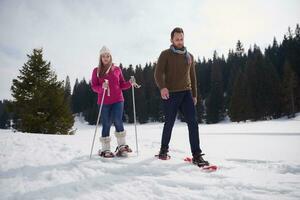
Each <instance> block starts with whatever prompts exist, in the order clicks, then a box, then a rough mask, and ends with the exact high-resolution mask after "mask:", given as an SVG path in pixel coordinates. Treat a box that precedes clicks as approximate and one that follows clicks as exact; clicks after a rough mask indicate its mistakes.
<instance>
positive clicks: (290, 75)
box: [283, 61, 298, 117]
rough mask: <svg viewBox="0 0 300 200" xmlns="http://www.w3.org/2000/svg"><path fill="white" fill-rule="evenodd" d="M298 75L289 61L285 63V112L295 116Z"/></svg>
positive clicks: (289, 115)
mask: <svg viewBox="0 0 300 200" xmlns="http://www.w3.org/2000/svg"><path fill="white" fill-rule="evenodd" d="M297 82H298V81H297V76H296V74H295V72H294V71H293V70H292V68H291V66H290V63H289V61H286V62H285V64H284V76H283V93H284V113H285V115H287V116H288V117H295V112H296V109H295V92H296V88H297Z"/></svg>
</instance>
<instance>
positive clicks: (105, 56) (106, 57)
mask: <svg viewBox="0 0 300 200" xmlns="http://www.w3.org/2000/svg"><path fill="white" fill-rule="evenodd" d="M110 60H111V56H110V54H108V53H105V54H102V55H101V61H102V63H103V65H107V64H109V63H110Z"/></svg>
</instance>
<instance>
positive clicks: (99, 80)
mask: <svg viewBox="0 0 300 200" xmlns="http://www.w3.org/2000/svg"><path fill="white" fill-rule="evenodd" d="M105 80H108V83H105ZM135 84H136V83H133V82H132V81H125V79H124V77H123V74H122V70H121V69H120V68H119V67H117V66H115V65H114V64H113V63H112V56H111V53H110V50H109V49H108V48H107V47H105V46H103V47H102V49H101V50H100V59H99V65H98V67H96V68H94V70H93V74H92V83H91V86H92V89H93V91H94V92H96V93H98V104H101V100H102V96H103V93H104V89H106V93H105V97H104V102H103V107H102V112H101V121H102V136H101V137H100V143H101V145H102V148H101V149H100V150H99V155H100V156H102V157H105V158H112V157H114V154H113V153H112V152H111V150H110V141H111V138H110V134H109V133H110V127H111V125H112V123H113V122H114V126H115V136H116V138H117V143H118V146H117V149H116V155H117V156H126V155H127V153H130V152H132V150H131V149H130V148H129V146H128V145H127V144H126V140H125V137H126V131H125V130H124V126H123V121H122V117H123V109H124V97H123V93H122V90H127V89H129V88H130V87H131V86H132V85H135Z"/></svg>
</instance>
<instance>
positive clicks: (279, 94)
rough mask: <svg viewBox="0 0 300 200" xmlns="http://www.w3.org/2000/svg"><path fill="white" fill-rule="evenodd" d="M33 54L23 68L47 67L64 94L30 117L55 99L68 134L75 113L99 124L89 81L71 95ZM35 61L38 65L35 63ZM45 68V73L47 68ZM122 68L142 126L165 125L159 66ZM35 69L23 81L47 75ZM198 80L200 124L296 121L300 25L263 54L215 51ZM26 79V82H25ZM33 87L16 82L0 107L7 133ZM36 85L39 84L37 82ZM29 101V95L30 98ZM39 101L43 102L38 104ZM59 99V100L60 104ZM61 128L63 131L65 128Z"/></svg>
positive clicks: (199, 68)
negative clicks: (158, 83)
mask: <svg viewBox="0 0 300 200" xmlns="http://www.w3.org/2000/svg"><path fill="white" fill-rule="evenodd" d="M34 51H35V52H34V54H33V55H35V57H36V56H37V57H39V59H40V60H39V59H37V58H35V57H34V56H33V55H31V56H33V57H30V56H29V61H28V62H27V63H26V64H25V67H26V66H30V65H41V66H44V75H45V73H46V75H45V78H46V79H47V77H48V76H50V78H49V77H48V79H49V83H51V80H52V81H53V82H52V83H51V84H52V88H53V87H56V88H60V89H59V90H60V92H58V93H57V92H53V94H52V93H49V92H47V95H45V94H44V93H43V91H40V92H36V97H35V98H34V99H35V101H33V102H30V104H29V105H28V106H25V107H29V108H30V109H31V115H36V113H39V115H41V116H40V117H41V118H42V117H43V115H44V113H46V110H47V109H46V108H43V109H44V110H43V109H42V108H39V109H40V110H42V111H43V112H42V111H39V109H38V108H35V107H38V106H37V105H40V104H41V102H43V103H44V104H45V105H47V106H48V107H51V106H52V107H53V106H54V107H55V105H51V103H50V102H53V100H51V99H52V98H51V97H47V98H46V97H45V96H49V95H54V96H55V95H56V97H55V98H54V99H56V102H57V105H56V107H57V108H60V109H62V108H64V107H59V106H62V105H61V104H64V105H66V108H64V109H62V110H63V111H61V112H60V113H59V117H58V115H57V114H58V113H56V114H55V113H54V114H53V113H52V115H53V118H55V117H58V118H59V119H60V120H59V121H65V126H66V127H68V129H70V124H73V122H74V119H73V118H70V114H68V113H71V112H72V114H73V116H74V114H79V113H80V114H81V115H83V117H84V119H85V120H86V121H88V123H89V124H95V123H96V119H97V114H98V110H99V107H98V105H97V94H96V93H94V92H93V91H92V90H91V86H90V81H89V80H86V79H82V80H80V81H79V80H78V79H76V81H75V84H74V86H73V89H71V85H70V79H69V77H67V78H66V80H65V81H63V82H59V84H58V83H57V80H56V76H53V77H52V78H51V74H52V73H51V71H49V70H50V69H49V67H50V66H49V65H50V64H49V65H47V64H46V63H45V62H44V61H42V60H41V56H42V55H41V54H42V52H41V51H38V52H37V51H36V50H34ZM34 60H35V61H36V62H33V61H34ZM37 61H39V62H40V63H38V62H37ZM45 66H47V67H46V68H45ZM120 67H121V68H122V71H123V75H124V77H125V79H127V80H128V79H130V77H131V76H134V77H135V78H136V81H137V83H138V84H140V85H142V87H141V88H139V89H135V100H136V111H137V120H138V122H139V123H147V122H163V121H164V116H163V112H162V108H161V98H160V92H159V90H158V88H157V87H156V85H155V81H154V76H153V74H154V70H155V67H156V63H155V62H154V63H147V64H145V66H141V65H140V64H139V65H136V66H135V67H134V66H133V65H129V66H127V67H124V66H123V65H122V64H120ZM23 68H24V66H23ZM32 69H33V70H32V71H31V72H30V73H29V72H28V70H27V71H26V70H24V69H23V72H22V71H21V77H22V75H23V76H24V77H25V76H26V75H27V76H29V78H28V77H27V79H29V80H31V79H32V77H36V73H37V72H35V71H34V69H36V70H38V72H39V73H40V75H41V74H43V73H42V72H43V70H42V71H41V70H40V69H38V68H34V67H32ZM39 70H40V71H39ZM91 71H92V69H91ZM22 73H23V74H22ZM26 73H27V74H26ZM52 75H53V74H52ZM196 76H197V89H198V94H199V95H198V104H197V106H196V108H197V118H198V122H199V123H207V124H211V123H218V122H220V121H222V120H224V119H225V118H229V119H230V120H231V121H235V122H239V121H247V120H250V121H257V120H268V119H276V118H279V117H282V116H287V117H289V118H290V117H294V116H295V113H297V112H300V28H299V25H298V24H297V25H296V27H295V30H294V31H292V29H291V28H288V32H287V34H285V35H284V37H283V40H282V42H278V41H277V40H276V38H274V39H273V43H272V44H270V45H269V46H268V47H267V48H265V49H264V50H262V49H260V47H259V46H257V45H255V44H254V45H253V46H252V47H250V48H249V49H248V50H245V49H244V47H243V44H242V42H241V41H239V40H238V41H237V44H236V47H235V48H234V49H230V50H229V52H228V55H227V58H225V56H224V55H221V56H219V55H218V54H217V52H216V51H215V52H214V54H213V57H212V58H210V59H206V58H202V59H200V58H198V60H197V61H196ZM24 77H23V79H24V80H25V78H24ZM36 81H37V80H36ZM29 83H30V81H28V80H27V82H26V81H25V83H23V85H22V84H21V85H22V86H20V83H18V81H14V83H13V86H12V92H13V97H14V100H13V101H7V100H3V101H0V128H7V127H9V124H10V122H11V121H14V123H13V124H15V125H16V124H18V123H19V124H20V115H19V116H17V114H16V113H18V112H17V110H18V109H20V108H18V109H16V107H17V106H16V105H17V104H16V102H17V101H16V100H17V98H18V97H20V94H16V92H19V93H22V92H24V88H27V89H28V88H31V90H32V91H35V90H34V88H35V87H34V84H33V85H32V83H31V84H29ZM36 83H40V82H38V81H37V82H36ZM55 83H57V84H56V86H53V85H55ZM18 84H19V85H18ZM28 84H29V85H28ZM43 84H44V83H43ZM43 84H42V86H43ZM51 84H50V85H51ZM46 85H47V84H46ZM15 86H19V87H21V89H20V90H16V88H17V87H16V88H15V90H14V89H13V88H14V87H15ZM22 87H23V88H22ZM39 88H40V90H47V91H49V87H46V86H45V87H44V86H43V87H39ZM54 90H55V89H54ZM50 91H51V90H50ZM27 92H28V91H27ZM44 92H45V91H44ZM123 94H124V98H125V103H124V116H123V119H124V121H125V122H128V123H133V107H132V91H131V90H126V91H124V92H123ZM26 95H29V94H27V93H26ZM26 95H25V96H26ZM21 96H22V95H21ZM40 97H44V98H41V99H40V100H39V98H40ZM58 97H59V99H57V98H58ZM23 98H24V94H23ZM31 99H32V98H31ZM26 100H28V99H26V98H25V99H22V101H23V102H22V104H19V105H18V106H19V107H22V106H21V105H23V106H24V101H25V102H26ZM48 101H50V102H48ZM11 102H14V105H15V109H7V108H9V107H14V106H12V105H13V103H11ZM27 103H28V102H27ZM10 105H11V106H10ZM49 109H50V110H53V109H51V108H49ZM44 111H45V112H44ZM22 112H24V111H22ZM53 112H54V111H53ZM57 112H58V111H57ZM65 113H67V114H65ZM54 116H55V117H54ZM27 117H28V116H27ZM30 117H32V116H29V119H30ZM48 117H49V116H48ZM64 118H66V119H64ZM178 118H179V119H180V120H182V121H184V117H183V116H182V114H181V113H178ZM46 119H49V118H47V117H46V118H45V116H44V118H43V120H46ZM51 119H52V118H51ZM35 120H37V119H35ZM43 120H42V119H39V120H37V121H35V122H34V125H33V126H32V127H35V126H38V123H42V124H43V123H46V122H45V121H43ZM52 120H53V123H54V122H55V123H58V122H57V121H58V120H55V119H52ZM33 121H34V120H33ZM46 121H47V120H46ZM32 123H33V122H32ZM48 124H49V123H48ZM50 124H51V123H50ZM67 124H69V125H67ZM49 126H50V125H49ZM60 126H61V127H63V125H62V124H61V125H60ZM33 129H34V128H32V130H33ZM40 129H41V128H39V130H40ZM49 129H51V128H49ZM33 131H34V130H33ZM50 132H51V131H50Z"/></svg>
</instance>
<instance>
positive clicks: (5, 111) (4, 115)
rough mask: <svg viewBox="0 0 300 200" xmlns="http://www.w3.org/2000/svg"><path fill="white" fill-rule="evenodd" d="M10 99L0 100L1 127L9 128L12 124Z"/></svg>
mask: <svg viewBox="0 0 300 200" xmlns="http://www.w3.org/2000/svg"><path fill="white" fill-rule="evenodd" d="M8 104H9V101H8V100H3V102H2V101H0V129H7V128H9V126H10V118H11V117H10V113H9V108H8Z"/></svg>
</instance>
